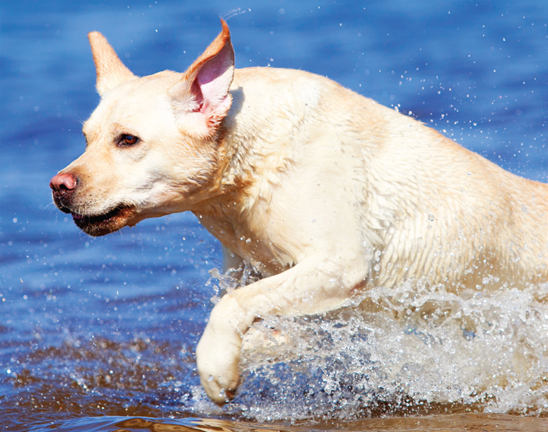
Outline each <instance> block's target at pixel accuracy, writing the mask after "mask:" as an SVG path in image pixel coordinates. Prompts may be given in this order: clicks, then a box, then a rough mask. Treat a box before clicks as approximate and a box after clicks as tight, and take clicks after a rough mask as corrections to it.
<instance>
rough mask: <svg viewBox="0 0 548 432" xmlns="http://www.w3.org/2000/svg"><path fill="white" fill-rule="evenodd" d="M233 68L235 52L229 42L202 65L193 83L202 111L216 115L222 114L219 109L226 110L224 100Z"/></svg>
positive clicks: (193, 90) (193, 89) (193, 91)
mask: <svg viewBox="0 0 548 432" xmlns="http://www.w3.org/2000/svg"><path fill="white" fill-rule="evenodd" d="M233 69H234V54H233V51H232V47H231V46H230V45H229V44H227V45H225V46H224V47H223V49H221V51H219V53H218V54H217V55H216V56H215V57H213V58H212V59H211V60H209V61H208V62H207V63H205V64H204V65H202V67H201V68H200V70H199V71H198V75H197V77H196V81H195V82H194V83H193V85H192V93H193V94H194V95H195V97H196V102H198V103H199V105H200V111H201V112H208V113H210V114H213V115H215V114H220V113H219V111H226V108H227V107H225V106H224V105H226V104H225V103H224V102H225V99H226V98H227V95H228V90H229V88H230V84H231V83H232V78H233Z"/></svg>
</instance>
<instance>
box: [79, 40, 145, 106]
mask: <svg viewBox="0 0 548 432" xmlns="http://www.w3.org/2000/svg"><path fill="white" fill-rule="evenodd" d="M88 39H89V44H90V45H91V53H92V54H93V61H94V62H95V69H96V70H97V85H96V87H97V92H98V93H99V95H100V96H103V94H105V93H106V92H107V91H109V90H111V89H113V88H114V87H116V86H117V85H118V84H121V83H123V82H125V81H128V80H130V79H133V78H136V76H135V75H133V74H132V73H131V71H130V70H129V69H128V68H127V67H125V66H124V64H123V63H122V61H121V60H120V59H119V58H118V56H117V55H116V52H115V51H114V49H113V48H112V47H111V46H110V44H109V43H108V42H107V40H106V39H105V37H104V36H103V35H102V34H101V33H99V32H91V33H88Z"/></svg>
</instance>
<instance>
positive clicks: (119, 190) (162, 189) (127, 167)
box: [50, 21, 234, 236]
mask: <svg viewBox="0 0 548 432" xmlns="http://www.w3.org/2000/svg"><path fill="white" fill-rule="evenodd" d="M222 26H223V29H222V32H221V33H220V34H219V36H217V38H216V39H215V40H214V41H213V42H212V43H211V45H210V46H209V47H208V48H207V49H206V51H205V52H204V53H203V54H202V55H201V56H200V57H199V58H198V59H197V60H196V61H195V62H194V63H193V64H192V65H191V66H190V67H189V68H188V70H187V71H186V72H185V73H182V74H181V73H175V72H170V71H164V72H160V73H158V74H155V75H150V76H147V77H143V78H138V77H136V76H135V75H133V74H132V73H131V72H130V71H129V70H128V69H127V68H126V67H125V66H124V65H123V64H122V62H121V61H120V59H119V58H118V56H117V55H116V53H115V52H114V50H113V49H112V47H111V46H110V45H109V44H108V42H107V41H106V39H105V38H104V37H103V36H102V35H101V34H100V33H97V32H92V33H90V34H89V41H90V44H91V49H92V53H93V59H94V61H95V66H96V69H97V91H98V93H99V95H100V96H101V102H100V104H99V106H98V107H97V109H96V110H95V112H94V113H93V114H92V115H91V117H90V118H89V119H88V120H87V121H86V122H85V124H84V127H83V132H84V135H85V137H86V142H87V145H86V150H85V152H84V154H83V155H82V156H80V157H79V158H78V159H77V160H75V161H74V162H73V163H71V164H70V165H69V166H68V167H66V168H65V169H63V170H62V171H60V172H59V174H57V175H56V176H54V177H53V178H52V179H51V182H50V187H51V188H52V191H53V200H54V202H55V204H56V205H57V207H58V208H59V209H60V210H61V211H63V212H65V213H71V214H72V216H73V219H74V221H75V223H76V225H78V226H79V227H80V228H81V229H82V230H83V231H85V232H86V233H87V234H90V235H92V236H101V235H105V234H109V233H111V232H113V231H116V230H119V229H120V228H122V227H124V226H126V225H130V226H133V225H135V224H136V223H137V222H139V221H141V220H143V219H146V218H150V217H157V216H162V215H165V214H169V213H173V212H180V211H185V210H192V208H193V206H195V205H196V204H198V203H200V202H203V201H204V200H206V199H208V198H210V197H211V196H213V195H215V194H216V193H217V190H218V188H219V184H218V183H219V180H220V171H221V170H222V168H223V165H224V163H225V161H224V160H223V158H224V154H223V149H222V146H221V145H220V144H219V142H220V137H221V136H222V127H223V126H222V120H223V119H224V118H225V116H226V115H227V113H228V111H229V108H230V106H231V103H232V98H231V95H230V93H229V87H230V85H231V83H232V79H233V76H234V51H233V49H232V44H231V42H230V33H229V30H228V26H227V24H226V23H225V22H224V21H222Z"/></svg>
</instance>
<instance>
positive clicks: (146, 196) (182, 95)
mask: <svg viewBox="0 0 548 432" xmlns="http://www.w3.org/2000/svg"><path fill="white" fill-rule="evenodd" d="M90 41H91V44H92V49H93V54H94V59H95V62H96V65H97V74H98V81H97V89H98V91H99V93H100V94H101V96H102V99H101V103H100V105H99V106H98V108H97V109H96V111H95V112H94V113H93V114H92V116H91V117H90V119H89V120H88V121H87V122H86V123H85V125H84V133H85V135H86V138H87V142H88V146H87V148H86V152H85V153H84V154H83V155H82V156H81V157H80V158H79V159H77V160H76V161H75V162H73V163H72V164H71V165H69V166H68V167H67V168H65V169H64V170H63V171H62V172H61V173H64V174H68V175H70V176H72V177H74V178H75V179H77V183H78V184H77V186H76V187H75V190H74V191H73V192H72V195H71V197H70V200H69V199H68V198H67V199H66V200H65V201H66V202H65V211H67V210H66V209H67V208H68V209H69V211H70V212H71V213H73V214H76V215H82V216H85V217H92V216H96V215H102V214H105V213H107V212H110V211H111V210H113V209H116V208H118V207H121V208H123V211H121V213H120V214H116V215H114V216H112V217H111V218H110V219H108V220H106V221H103V222H101V223H95V225H94V226H92V225H93V224H92V223H91V222H90V223H89V226H86V227H84V228H83V229H84V230H86V232H90V233H91V234H93V235H102V234H106V233H108V232H111V231H115V230H117V229H120V228H121V227H123V226H125V225H134V224H136V223H137V222H139V221H140V220H142V219H144V218H148V217H157V216H161V215H165V214H168V213H172V212H182V211H187V210H190V211H192V212H193V213H194V214H195V215H196V216H197V217H198V218H199V220H200V222H201V223H202V224H203V225H204V226H205V227H206V228H207V229H208V230H209V231H210V232H211V233H212V234H213V235H214V236H215V237H217V238H218V239H219V240H220V241H221V243H222V245H223V247H224V248H225V251H226V257H227V259H228V265H229V266H234V265H237V263H238V262H240V261H245V262H246V263H248V264H250V265H251V266H253V268H254V269H255V270H256V271H257V272H258V273H259V274H260V275H261V276H263V279H261V280H260V281H258V282H255V283H253V284H251V285H248V286H246V287H243V288H240V289H238V290H235V291H233V292H231V293H229V294H227V295H225V296H224V297H223V298H222V299H221V301H220V302H219V303H218V304H217V305H216V306H215V307H214V309H213V311H212V313H211V316H210V318H209V322H208V324H207V327H206V329H205V332H204V335H203V337H202V339H201V341H200V343H199V344H198V347H197V352H196V355H197V362H198V370H199V373H200V377H201V381H202V384H203V386H204V388H205V390H206V392H207V394H208V395H209V396H210V397H211V398H212V399H213V400H214V401H216V402H219V403H223V402H224V401H226V400H227V398H229V397H230V396H231V395H232V393H233V392H234V391H235V390H236V388H237V386H238V383H239V379H240V375H239V369H238V361H239V356H240V350H241V344H242V336H243V334H244V333H245V332H246V331H247V330H248V328H249V327H250V325H251V324H252V323H253V321H254V320H256V319H257V318H261V317H264V316H266V315H268V314H279V315H302V314H315V313H319V312H324V311H329V310H333V309H336V308H339V307H340V306H342V305H343V304H345V302H348V301H349V300H350V299H352V298H353V297H354V296H356V295H357V294H359V293H360V292H361V291H362V290H367V289H369V288H371V287H375V286H381V285H382V286H394V285H396V284H399V283H401V282H402V281H405V280H411V281H413V280H418V279H421V280H427V281H428V282H429V283H431V284H444V285H445V286H446V287H447V289H450V290H452V291H454V292H457V293H458V292H459V291H460V290H462V289H464V288H466V287H470V286H472V287H475V286H476V285H483V289H499V288H500V287H518V288H520V287H524V286H526V285H528V284H533V283H539V282H545V281H547V279H548V213H547V212H548V188H547V186H546V185H544V184H541V183H536V182H533V181H529V180H525V179H523V178H520V177H517V176H515V175H512V174H510V173H508V172H506V171H504V170H502V169H501V168H499V167H498V166H496V165H494V164H492V163H491V162H489V161H487V160H486V159H484V158H482V157H481V156H479V155H477V154H474V153H472V152H470V151H468V150H466V149H464V148H462V147H460V146H459V145H457V144H456V143H454V142H453V141H451V140H449V139H448V138H445V137H444V136H442V135H440V134H439V133H438V132H436V131H434V130H432V129H429V128H428V127H426V126H424V125H423V124H421V123H420V122H418V121H416V120H414V119H412V118H409V117H407V116H404V115H402V114H399V113H397V112H395V111H394V110H391V109H388V108H385V107H383V106H381V105H378V104H377V103H375V102H373V101H371V100H369V99H366V98H364V97H363V96H360V95H358V94H356V93H354V92H352V91H350V90H348V89H345V88H343V87H341V86H340V85H338V84H336V83H335V82H333V81H330V80H329V79H327V78H323V77H321V76H317V75H313V74H310V73H307V72H303V71H296V70H283V69H274V68H248V69H241V70H234V68H233V56H232V54H231V53H232V47H231V44H230V39H229V33H228V27H227V26H226V24H225V23H224V22H223V32H222V33H221V34H220V35H219V37H218V38H217V39H216V40H215V41H214V42H213V43H212V44H211V46H210V47H209V48H208V50H207V51H206V52H205V53H204V54H203V55H202V56H201V57H200V58H199V59H198V60H197V61H196V62H195V63H194V64H193V65H192V66H191V67H190V68H189V70H188V71H187V72H186V73H185V74H180V73H175V72H169V71H165V72H160V73H158V74H155V75H152V76H147V77H143V78H137V77H135V76H133V74H131V72H129V71H128V70H127V69H126V68H125V67H124V66H123V65H122V63H121V62H120V61H119V60H118V58H117V57H116V55H115V54H114V51H113V50H112V48H111V47H110V45H108V43H107V42H106V40H105V39H104V38H103V37H102V36H101V35H100V34H98V33H92V34H90ZM229 86H230V87H229ZM121 134H122V135H121ZM123 134H127V135H131V136H136V137H139V138H140V141H139V142H138V143H137V144H136V145H134V146H125V147H120V146H119V145H117V143H118V142H119V139H120V138H118V137H119V136H123ZM117 140H118V141H117ZM57 201H58V199H56V202H57ZM101 224H102V225H101ZM94 229H96V230H97V231H93V230H94ZM489 276H492V278H490V279H489V280H490V281H491V282H490V283H488V284H483V283H482V281H483V280H484V278H486V277H488V278H489Z"/></svg>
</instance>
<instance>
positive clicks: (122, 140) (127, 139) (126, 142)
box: [118, 134, 141, 147]
mask: <svg viewBox="0 0 548 432" xmlns="http://www.w3.org/2000/svg"><path fill="white" fill-rule="evenodd" d="M139 141H141V139H140V138H139V137H138V136H135V135H129V134H122V135H120V137H119V138H118V146H119V147H131V146H133V145H135V144H137V143H138V142H139Z"/></svg>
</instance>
